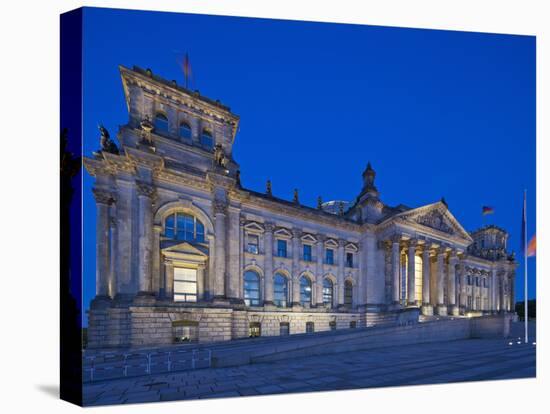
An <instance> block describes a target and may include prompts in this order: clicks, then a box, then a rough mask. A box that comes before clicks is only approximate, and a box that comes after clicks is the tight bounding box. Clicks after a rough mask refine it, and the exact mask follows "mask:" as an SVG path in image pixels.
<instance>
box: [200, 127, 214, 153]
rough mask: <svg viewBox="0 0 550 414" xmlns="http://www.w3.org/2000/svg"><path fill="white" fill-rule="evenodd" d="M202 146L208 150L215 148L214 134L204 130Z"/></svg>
mask: <svg viewBox="0 0 550 414" xmlns="http://www.w3.org/2000/svg"><path fill="white" fill-rule="evenodd" d="M201 145H202V146H203V147H204V148H206V149H208V150H211V149H212V148H214V138H213V137H212V133H211V132H210V131H209V130H207V129H203V130H202V134H201Z"/></svg>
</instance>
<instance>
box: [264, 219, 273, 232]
mask: <svg viewBox="0 0 550 414" xmlns="http://www.w3.org/2000/svg"><path fill="white" fill-rule="evenodd" d="M264 229H265V231H266V233H273V230H275V224H274V223H272V222H270V221H266V222H265V223H264Z"/></svg>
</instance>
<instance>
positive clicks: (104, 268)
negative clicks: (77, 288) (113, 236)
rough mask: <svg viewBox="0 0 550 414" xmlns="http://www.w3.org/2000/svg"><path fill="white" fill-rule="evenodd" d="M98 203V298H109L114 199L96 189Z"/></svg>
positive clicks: (109, 194)
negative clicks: (111, 225)
mask: <svg viewBox="0 0 550 414" xmlns="http://www.w3.org/2000/svg"><path fill="white" fill-rule="evenodd" d="M93 193H94V198H95V202H96V297H99V298H105V299H108V298H109V274H110V257H109V256H110V246H109V205H110V204H111V203H112V201H113V197H112V195H111V193H110V192H109V191H106V190H102V189H98V188H94V190H93Z"/></svg>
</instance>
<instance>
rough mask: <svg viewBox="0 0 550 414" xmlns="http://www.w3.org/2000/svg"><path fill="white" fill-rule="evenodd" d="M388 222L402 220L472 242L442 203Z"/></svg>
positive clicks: (411, 211)
mask: <svg viewBox="0 0 550 414" xmlns="http://www.w3.org/2000/svg"><path fill="white" fill-rule="evenodd" d="M388 220H389V221H394V220H402V221H405V222H408V223H410V224H411V225H420V226H424V227H428V228H430V229H432V230H436V231H438V232H441V233H445V234H449V235H451V236H456V237H461V238H463V239H466V240H468V241H472V238H471V236H470V235H469V234H468V232H467V231H466V230H465V229H464V228H463V227H462V225H461V224H460V223H459V222H458V220H457V219H456V218H455V217H454V216H453V215H452V213H451V212H450V211H449V209H448V207H447V205H446V204H445V203H443V202H442V201H439V202H437V203H433V204H428V205H426V206H422V207H418V208H415V209H412V210H407V211H405V212H403V213H399V214H397V215H395V216H392V217H391V218H389V219H388Z"/></svg>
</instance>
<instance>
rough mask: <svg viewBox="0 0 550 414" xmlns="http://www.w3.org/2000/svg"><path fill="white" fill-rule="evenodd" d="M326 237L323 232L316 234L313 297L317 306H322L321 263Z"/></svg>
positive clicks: (322, 273) (322, 268)
mask: <svg viewBox="0 0 550 414" xmlns="http://www.w3.org/2000/svg"><path fill="white" fill-rule="evenodd" d="M325 240H326V237H325V236H324V235H323V234H318V235H317V246H316V247H317V266H316V275H315V281H316V283H315V292H313V293H314V295H313V299H314V300H315V302H314V303H316V304H317V305H318V306H323V275H324V271H325V269H324V265H323V253H324V248H325Z"/></svg>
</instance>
